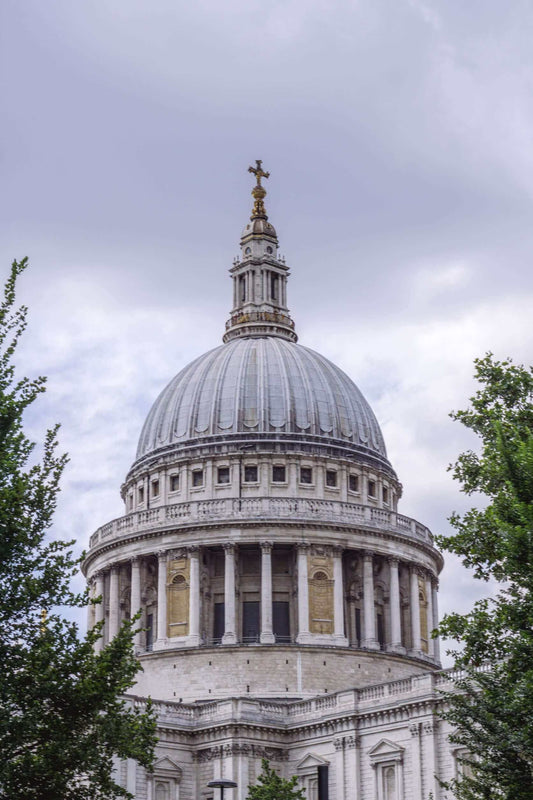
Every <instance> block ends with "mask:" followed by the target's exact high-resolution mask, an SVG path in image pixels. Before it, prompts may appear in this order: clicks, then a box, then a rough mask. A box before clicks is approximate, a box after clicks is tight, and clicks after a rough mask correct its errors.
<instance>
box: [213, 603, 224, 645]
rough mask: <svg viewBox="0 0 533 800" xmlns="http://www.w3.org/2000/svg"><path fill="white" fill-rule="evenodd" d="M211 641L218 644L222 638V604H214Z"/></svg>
mask: <svg viewBox="0 0 533 800" xmlns="http://www.w3.org/2000/svg"><path fill="white" fill-rule="evenodd" d="M214 610H215V614H214V624H213V639H214V640H215V642H220V640H221V639H222V637H223V636H224V603H215V609H214Z"/></svg>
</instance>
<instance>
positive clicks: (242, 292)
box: [239, 275, 246, 303]
mask: <svg viewBox="0 0 533 800" xmlns="http://www.w3.org/2000/svg"><path fill="white" fill-rule="evenodd" d="M239 300H240V302H241V303H244V302H246V278H245V277H244V275H241V276H240V277H239Z"/></svg>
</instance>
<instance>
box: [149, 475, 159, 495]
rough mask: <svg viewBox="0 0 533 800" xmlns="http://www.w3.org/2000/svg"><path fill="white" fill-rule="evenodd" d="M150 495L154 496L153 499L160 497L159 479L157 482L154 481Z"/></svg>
mask: <svg viewBox="0 0 533 800" xmlns="http://www.w3.org/2000/svg"><path fill="white" fill-rule="evenodd" d="M150 494H151V495H152V497H159V481H158V480H157V478H156V480H154V481H152V488H151V490H150Z"/></svg>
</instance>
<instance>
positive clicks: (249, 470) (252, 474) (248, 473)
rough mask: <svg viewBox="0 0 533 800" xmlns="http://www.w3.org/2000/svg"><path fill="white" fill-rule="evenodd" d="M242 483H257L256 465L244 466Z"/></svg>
mask: <svg viewBox="0 0 533 800" xmlns="http://www.w3.org/2000/svg"><path fill="white" fill-rule="evenodd" d="M244 482H245V483H257V464H246V465H245V467H244Z"/></svg>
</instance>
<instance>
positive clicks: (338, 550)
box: [331, 544, 345, 558]
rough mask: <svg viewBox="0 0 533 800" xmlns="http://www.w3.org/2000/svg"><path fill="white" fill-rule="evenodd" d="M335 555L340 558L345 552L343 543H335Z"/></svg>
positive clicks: (333, 550) (333, 548) (333, 547)
mask: <svg viewBox="0 0 533 800" xmlns="http://www.w3.org/2000/svg"><path fill="white" fill-rule="evenodd" d="M331 550H332V552H333V555H334V556H336V557H337V558H339V557H340V556H342V554H343V553H344V550H345V548H344V547H343V546H342V545H341V544H334V545H333V546H332V548H331Z"/></svg>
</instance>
